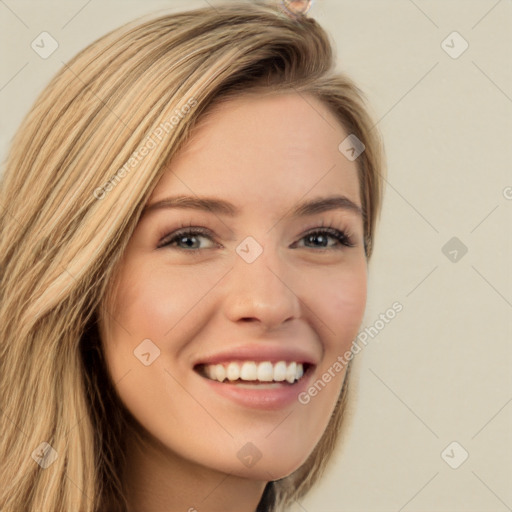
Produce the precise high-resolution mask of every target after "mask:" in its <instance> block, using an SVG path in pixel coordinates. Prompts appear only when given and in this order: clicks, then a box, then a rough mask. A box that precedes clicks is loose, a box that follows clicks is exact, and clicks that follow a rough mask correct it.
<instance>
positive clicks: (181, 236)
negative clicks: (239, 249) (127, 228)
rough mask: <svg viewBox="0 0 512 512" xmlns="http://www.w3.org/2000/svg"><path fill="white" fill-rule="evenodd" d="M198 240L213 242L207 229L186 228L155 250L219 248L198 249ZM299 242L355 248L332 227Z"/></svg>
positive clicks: (320, 229)
mask: <svg viewBox="0 0 512 512" xmlns="http://www.w3.org/2000/svg"><path fill="white" fill-rule="evenodd" d="M200 238H206V239H209V240H212V241H213V234H212V233H211V231H210V230H209V229H206V228H201V227H194V228H187V229H184V230H180V231H177V232H175V233H172V234H171V235H169V236H167V237H165V238H164V240H163V241H162V242H161V243H160V245H158V247H157V248H162V247H168V248H173V247H174V248H176V249H179V250H182V251H188V252H197V251H198V250H204V249H209V248H212V247H215V246H216V247H219V244H217V243H215V242H214V243H213V246H212V247H198V246H197V242H198V240H199V239H200ZM329 238H330V239H332V240H334V244H331V245H326V243H327V244H328V240H329ZM300 240H307V241H308V243H311V242H313V241H314V240H316V241H318V242H319V244H318V245H316V247H318V248H320V249H325V250H331V249H342V247H341V246H345V247H355V244H354V243H353V241H352V238H351V236H350V235H348V234H347V233H346V232H345V231H340V230H339V229H336V228H332V227H327V228H326V227H322V228H316V229H313V230H311V231H309V232H308V233H306V234H305V235H303V236H302V238H301V239H300ZM194 241H195V242H194ZM313 243H314V242H313ZM180 244H182V245H180ZM304 247H306V248H315V245H313V246H312V247H311V246H307V245H306V246H304Z"/></svg>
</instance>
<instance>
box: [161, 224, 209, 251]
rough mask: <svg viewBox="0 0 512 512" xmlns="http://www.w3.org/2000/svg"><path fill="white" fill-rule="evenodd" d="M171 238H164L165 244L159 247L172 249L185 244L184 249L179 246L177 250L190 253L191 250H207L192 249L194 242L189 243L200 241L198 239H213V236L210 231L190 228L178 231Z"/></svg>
mask: <svg viewBox="0 0 512 512" xmlns="http://www.w3.org/2000/svg"><path fill="white" fill-rule="evenodd" d="M170 236H171V238H168V237H166V238H164V240H163V242H162V243H161V244H160V245H159V246H158V248H160V247H171V246H174V245H176V244H181V243H183V244H184V247H180V246H179V245H177V247H176V248H177V249H181V250H184V251H190V250H191V249H192V250H193V249H205V248H204V247H192V246H193V245H194V242H192V243H188V242H187V241H190V240H193V239H196V240H197V239H198V238H210V239H211V238H212V234H211V232H210V230H208V229H205V228H200V227H197V228H188V229H185V230H181V231H177V232H176V233H173V234H172V235H170Z"/></svg>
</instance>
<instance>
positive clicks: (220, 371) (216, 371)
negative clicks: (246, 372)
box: [210, 364, 226, 382]
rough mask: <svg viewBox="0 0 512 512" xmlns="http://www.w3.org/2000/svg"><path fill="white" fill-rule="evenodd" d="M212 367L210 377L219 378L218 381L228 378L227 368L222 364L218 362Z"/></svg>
mask: <svg viewBox="0 0 512 512" xmlns="http://www.w3.org/2000/svg"><path fill="white" fill-rule="evenodd" d="M211 368H212V370H213V371H212V376H211V377H210V379H213V380H215V379H217V380H218V381H220V382H222V381H223V380H224V379H225V378H226V368H224V366H222V365H221V364H216V365H215V366H213V365H212V366H211Z"/></svg>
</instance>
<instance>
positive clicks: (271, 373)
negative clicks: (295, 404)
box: [197, 361, 307, 384]
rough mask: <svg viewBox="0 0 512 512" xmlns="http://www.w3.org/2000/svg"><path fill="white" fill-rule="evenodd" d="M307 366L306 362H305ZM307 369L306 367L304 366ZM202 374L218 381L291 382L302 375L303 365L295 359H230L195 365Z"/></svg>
mask: <svg viewBox="0 0 512 512" xmlns="http://www.w3.org/2000/svg"><path fill="white" fill-rule="evenodd" d="M306 367H307V364H306ZM306 369H307V368H306ZM197 371H198V372H199V373H200V374H201V375H202V376H203V377H206V378H208V379H211V380H215V381H218V382H224V381H225V380H228V381H229V382H233V383H235V382H237V381H238V382H240V381H246V382H252V383H259V382H262V383H263V382H265V383H268V382H284V381H286V382H288V383H290V384H293V383H294V382H296V381H298V380H299V379H300V378H301V377H302V376H303V375H304V365H303V364H302V363H298V362H296V361H291V362H286V361H278V362H276V363H272V362H270V361H262V362H256V361H231V362H226V363H222V364H204V365H199V366H198V367H197Z"/></svg>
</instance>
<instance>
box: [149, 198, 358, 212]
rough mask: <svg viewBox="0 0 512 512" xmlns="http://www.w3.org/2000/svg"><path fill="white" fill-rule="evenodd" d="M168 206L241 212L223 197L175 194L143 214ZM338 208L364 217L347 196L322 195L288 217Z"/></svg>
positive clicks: (302, 205)
mask: <svg viewBox="0 0 512 512" xmlns="http://www.w3.org/2000/svg"><path fill="white" fill-rule="evenodd" d="M168 208H185V209H195V210H202V211H209V212H212V213H217V214H221V215H228V216H229V217H234V216H236V215H239V214H240V210H239V209H238V208H237V207H236V206H235V205H233V204H232V203H230V202H228V201H225V200H223V199H218V198H215V197H193V196H174V197H167V198H165V199H162V200H160V201H156V202H154V203H152V204H150V205H147V206H145V207H144V209H143V210H142V214H141V216H142V215H145V214H146V213H148V212H150V211H154V210H161V209H168ZM337 209H341V210H345V211H348V212H353V213H356V214H357V215H359V216H361V217H364V214H363V210H362V208H361V207H360V206H359V205H357V204H356V203H355V202H354V201H352V200H351V199H349V198H348V197H346V196H329V197H320V198H316V199H311V200H308V201H303V202H301V203H299V204H298V205H296V206H295V207H294V208H293V209H292V211H291V212H290V213H288V215H287V217H306V216H308V215H314V214H316V213H322V212H326V211H329V210H337Z"/></svg>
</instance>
